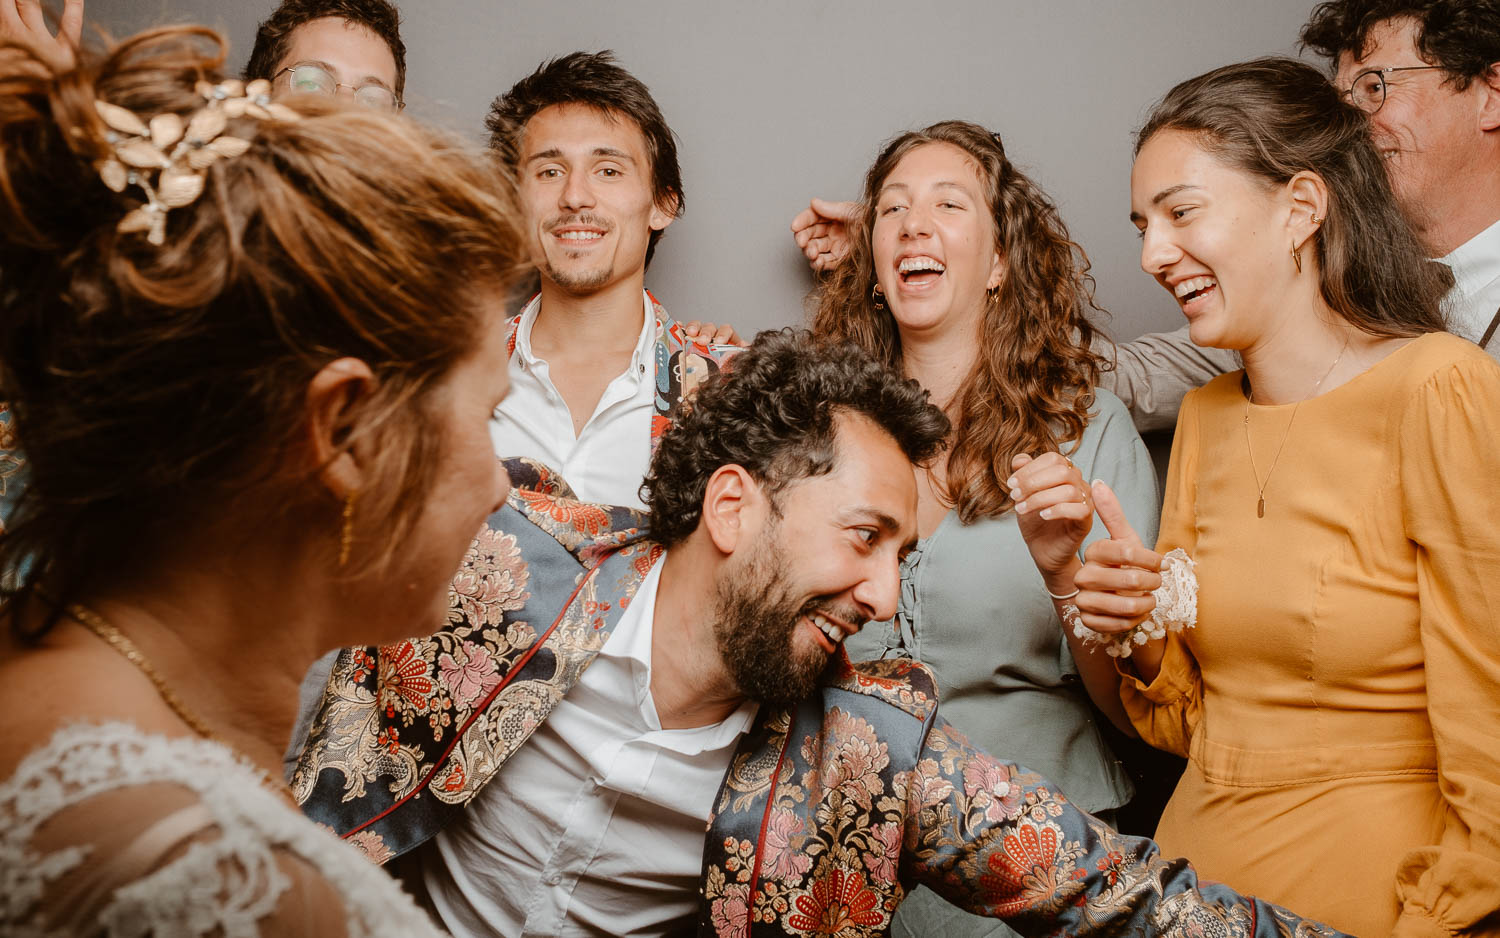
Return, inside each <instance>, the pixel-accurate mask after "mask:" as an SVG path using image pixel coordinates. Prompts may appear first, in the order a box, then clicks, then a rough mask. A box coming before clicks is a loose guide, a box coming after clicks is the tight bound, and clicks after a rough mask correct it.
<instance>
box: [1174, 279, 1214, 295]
mask: <svg viewBox="0 0 1500 938" xmlns="http://www.w3.org/2000/svg"><path fill="white" fill-rule="evenodd" d="M1218 282H1219V281H1217V280H1215V279H1214V278H1212V277H1194V278H1193V279H1191V280H1184V281H1182V282H1181V283H1179V284H1178V285H1177V286H1175V287H1173V288H1172V293H1173V294H1174V295H1175V296H1176V297H1177V298H1178V299H1179V300H1180V299H1182V298H1183V297H1185V296H1187V295H1188V294H1189V293H1197V292H1198V291H1199V290H1207V289H1208V288H1209V287H1212V286H1215V285H1217V284H1218Z"/></svg>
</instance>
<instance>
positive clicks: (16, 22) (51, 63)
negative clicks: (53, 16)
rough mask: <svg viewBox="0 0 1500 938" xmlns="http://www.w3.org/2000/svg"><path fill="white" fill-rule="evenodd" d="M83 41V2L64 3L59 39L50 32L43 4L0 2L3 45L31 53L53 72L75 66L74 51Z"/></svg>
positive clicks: (17, 0) (31, 0)
mask: <svg viewBox="0 0 1500 938" xmlns="http://www.w3.org/2000/svg"><path fill="white" fill-rule="evenodd" d="M82 38H83V0H64V3H63V12H62V17H61V19H59V20H58V24H57V35H55V36H54V35H53V34H52V31H51V30H49V29H48V28H47V18H46V16H45V15H44V14H43V13H42V4H41V2H40V0H0V44H14V45H19V46H23V47H25V48H27V49H29V50H30V51H31V53H32V54H33V55H35V56H36V57H37V58H38V59H41V60H42V62H43V63H45V64H46V65H47V67H48V68H50V69H52V71H53V72H58V73H60V72H65V71H67V70H69V69H71V68H72V67H73V66H74V64H75V63H76V62H77V58H76V57H75V55H74V50H75V49H77V48H78V45H79V43H80V42H81V41H82Z"/></svg>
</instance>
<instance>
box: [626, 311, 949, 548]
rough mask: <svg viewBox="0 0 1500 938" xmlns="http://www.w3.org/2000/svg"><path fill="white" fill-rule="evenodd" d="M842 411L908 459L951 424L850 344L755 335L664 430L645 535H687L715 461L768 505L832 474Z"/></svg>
mask: <svg viewBox="0 0 1500 938" xmlns="http://www.w3.org/2000/svg"><path fill="white" fill-rule="evenodd" d="M841 413H852V414H860V415H862V416H865V417H868V418H869V419H870V420H873V421H874V422H875V423H876V424H877V425H878V426H879V427H880V428H881V429H883V430H884V431H885V432H886V433H889V434H890V435H891V437H892V438H893V439H895V441H896V444H897V445H898V446H900V447H901V451H902V452H903V453H905V454H906V457H907V458H908V459H910V460H911V461H912V462H913V463H924V462H926V461H927V460H929V459H931V458H932V457H933V456H934V455H936V454H937V452H938V448H939V447H940V446H941V445H942V442H943V438H944V437H946V436H947V435H948V430H949V428H950V426H949V423H948V418H947V417H945V416H944V415H943V412H942V411H941V410H940V409H938V408H937V407H936V406H934V405H933V404H932V403H931V402H930V401H929V400H928V399H927V392H926V391H924V390H923V389H922V388H921V386H920V385H918V384H917V383H916V382H915V381H911V380H908V379H905V378H902V377H901V375H900V373H899V372H897V371H895V370H893V369H892V368H890V367H889V366H887V365H885V364H884V363H882V362H880V361H879V360H878V359H876V358H875V357H874V356H873V355H871V354H870V353H868V352H866V351H865V350H863V349H861V348H860V347H859V346H857V345H855V344H854V343H852V342H836V341H830V340H827V339H819V338H816V337H814V336H813V334H812V333H810V332H807V331H806V330H801V329H782V330H781V331H779V332H762V333H761V334H760V335H758V336H756V337H755V341H754V342H753V343H752V344H751V345H750V347H749V348H748V349H746V350H745V351H743V352H741V353H740V354H738V355H736V356H735V357H734V359H733V360H732V362H731V364H730V367H729V368H727V369H726V370H725V371H723V372H721V373H719V374H718V375H715V376H714V377H713V378H712V379H710V380H709V381H708V383H706V384H705V385H704V386H703V387H702V388H700V389H699V390H698V392H697V393H696V394H695V395H694V396H693V399H692V402H691V404H689V405H688V406H687V407H686V408H685V410H684V412H683V414H682V415H681V416H680V417H679V418H678V420H677V421H676V423H674V424H673V425H672V427H671V428H670V429H668V430H667V432H666V433H665V434H664V435H663V436H662V439H661V445H660V446H659V447H658V448H657V450H656V456H655V457H654V458H653V459H652V460H651V472H650V474H649V475H647V476H646V481H645V483H644V485H643V486H642V488H643V489H645V501H646V505H647V507H649V508H650V509H651V537H652V539H653V540H656V541H658V542H659V543H661V544H663V545H665V546H667V547H671V546H672V545H674V544H677V543H679V542H681V541H682V540H683V539H684V538H686V537H687V536H688V535H689V534H691V533H693V531H694V530H695V529H696V528H697V527H698V519H699V517H700V516H701V515H702V513H703V494H704V491H705V490H706V489H707V487H708V478H709V476H711V475H713V474H714V473H715V472H716V471H718V470H719V468H720V467H722V466H728V465H737V466H743V467H744V468H745V470H746V471H748V472H749V473H750V475H751V476H753V477H754V478H755V480H756V481H757V482H759V483H760V484H761V485H763V486H764V487H765V488H766V491H767V494H768V495H769V496H770V497H771V498H772V500H773V504H774V500H775V496H776V494H777V493H778V492H780V491H781V490H782V489H784V488H785V487H786V486H787V485H788V484H789V483H791V482H794V481H796V480H798V479H805V478H808V477H810V476H816V475H823V474H825V473H828V472H831V471H833V468H834V466H835V464H836V463H837V458H838V447H837V445H836V443H837V440H836V435H837V424H836V423H835V421H834V417H836V416H837V415H839V414H841Z"/></svg>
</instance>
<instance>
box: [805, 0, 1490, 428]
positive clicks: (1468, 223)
mask: <svg viewBox="0 0 1500 938" xmlns="http://www.w3.org/2000/svg"><path fill="white" fill-rule="evenodd" d="M1302 44H1303V45H1304V46H1306V47H1308V48H1310V49H1313V50H1314V51H1316V52H1318V53H1319V54H1321V55H1324V56H1326V57H1327V58H1328V59H1329V60H1330V61H1331V62H1332V63H1333V64H1334V66H1335V67H1336V68H1337V75H1336V77H1335V78H1334V82H1335V84H1337V85H1338V87H1339V88H1340V90H1343V91H1346V92H1347V91H1349V90H1350V89H1351V88H1352V87H1353V86H1354V84H1355V83H1356V81H1360V82H1363V83H1367V84H1368V88H1367V89H1366V90H1367V91H1368V92H1370V93H1366V94H1361V95H1359V96H1357V100H1358V101H1359V102H1360V103H1361V105H1362V106H1364V107H1365V109H1366V110H1368V111H1370V112H1371V115H1370V124H1371V129H1372V131H1373V133H1374V135H1375V140H1376V144H1377V146H1379V148H1380V149H1381V151H1382V152H1383V153H1384V154H1385V155H1386V160H1387V162H1386V168H1387V171H1388V172H1389V173H1390V177H1391V184H1392V186H1393V187H1394V188H1395V190H1396V195H1397V197H1398V198H1399V199H1400V201H1401V204H1402V206H1403V208H1404V209H1405V211H1406V213H1407V216H1408V218H1409V219H1410V220H1411V222H1412V224H1413V226H1414V227H1415V228H1416V229H1417V232H1418V233H1419V234H1420V235H1421V236H1422V237H1423V238H1424V239H1425V240H1426V242H1427V245H1428V248H1429V250H1431V251H1432V253H1433V255H1434V256H1436V257H1437V259H1438V260H1440V261H1442V262H1443V263H1445V264H1447V265H1448V266H1449V267H1450V268H1452V270H1453V277H1454V285H1453V289H1452V291H1451V292H1450V293H1449V294H1448V298H1447V301H1446V303H1445V311H1446V312H1447V315H1448V320H1449V328H1450V329H1452V330H1453V332H1454V333H1455V334H1457V335H1460V336H1463V337H1464V338H1466V339H1470V340H1472V341H1474V342H1477V343H1478V344H1479V345H1480V346H1482V347H1483V348H1484V349H1485V350H1486V351H1488V352H1489V353H1490V355H1491V356H1493V357H1494V358H1495V359H1496V360H1500V335H1497V334H1496V333H1497V331H1500V329H1497V325H1500V2H1497V0H1331V2H1327V3H1321V4H1319V5H1318V6H1317V7H1316V8H1314V10H1313V13H1312V17H1311V18H1310V19H1309V20H1308V22H1307V24H1306V25H1305V26H1304V27H1303V29H1302ZM854 208H855V204H854V203H851V202H828V201H824V200H822V199H814V200H813V201H812V204H811V205H810V206H809V207H808V208H807V209H805V210H803V211H802V212H801V213H800V214H799V215H798V216H797V217H796V218H795V219H793V220H792V232H793V234H794V236H795V237H796V240H797V245H798V247H799V248H801V249H802V251H803V253H804V254H805V255H806V256H807V258H808V261H809V262H810V263H811V264H812V266H813V268H814V269H816V270H826V269H829V268H831V267H832V266H834V265H836V264H837V263H838V262H839V261H840V260H841V259H842V258H843V256H844V254H846V253H847V251H848V239H847V236H846V234H845V227H844V226H845V224H846V223H847V221H848V220H849V219H850V218H851V217H852V215H851V212H852V211H853V210H854ZM1099 351H1100V352H1101V353H1102V354H1105V355H1106V356H1109V355H1111V354H1113V355H1114V357H1115V358H1116V362H1117V364H1116V368H1115V370H1114V371H1111V372H1106V373H1104V374H1103V375H1101V376H1100V384H1102V385H1103V386H1105V387H1107V388H1109V389H1110V390H1111V391H1113V392H1114V393H1115V394H1116V395H1117V396H1119V398H1120V399H1121V400H1122V401H1124V402H1125V404H1126V406H1128V407H1129V408H1130V412H1131V415H1132V416H1133V417H1134V418H1135V424H1136V426H1137V427H1138V428H1139V429H1140V430H1142V431H1147V430H1161V429H1170V428H1171V427H1172V426H1173V425H1174V424H1175V423H1176V422H1177V408H1178V406H1179V405H1180V404H1181V403H1182V397H1183V395H1184V394H1186V393H1187V392H1188V391H1191V390H1192V389H1193V388H1195V387H1197V386H1199V385H1200V384H1203V383H1204V382H1206V381H1208V380H1209V379H1211V378H1213V377H1215V376H1216V375H1220V374H1223V373H1224V372H1226V371H1232V370H1234V369H1236V368H1239V367H1240V363H1239V357H1238V356H1237V355H1236V354H1235V353H1234V352H1230V351H1226V350H1224V349H1216V348H1200V347H1198V346H1196V345H1194V344H1193V342H1192V339H1190V338H1189V337H1188V330H1187V327H1186V326H1183V327H1182V328H1180V329H1178V330H1176V331H1174V332H1163V333H1153V334H1151V335H1144V336H1141V337H1140V338H1138V339H1136V340H1134V341H1132V342H1125V343H1122V344H1120V345H1118V346H1116V347H1115V348H1114V349H1113V350H1111V349H1109V348H1107V347H1106V348H1101V349H1100V350H1099Z"/></svg>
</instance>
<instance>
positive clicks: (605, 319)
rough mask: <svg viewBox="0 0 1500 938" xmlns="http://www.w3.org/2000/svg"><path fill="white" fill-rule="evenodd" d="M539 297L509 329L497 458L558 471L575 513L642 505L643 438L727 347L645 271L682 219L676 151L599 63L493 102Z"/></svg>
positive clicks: (524, 85) (628, 88) (538, 79)
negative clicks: (582, 508)
mask: <svg viewBox="0 0 1500 938" xmlns="http://www.w3.org/2000/svg"><path fill="white" fill-rule="evenodd" d="M486 126H487V127H488V128H489V131H490V143H491V146H492V147H494V148H495V149H496V150H497V151H498V152H499V153H500V154H501V155H502V156H503V157H504V158H505V159H506V160H507V161H508V162H510V163H512V164H513V165H514V166H515V169H516V173H517V178H518V183H519V191H520V195H521V200H522V207H523V209H524V211H525V212H526V216H527V226H528V228H529V230H530V233H531V238H532V259H533V261H534V262H535V264H536V267H537V270H538V272H539V273H540V278H541V290H540V292H539V293H538V294H537V295H536V296H535V297H533V298H532V300H531V302H529V303H527V304H526V307H525V309H523V310H522V311H521V314H520V315H519V316H517V317H516V318H515V320H513V322H512V326H511V328H512V330H513V332H512V339H511V358H510V380H511V393H510V396H509V397H508V398H506V399H505V402H504V403H502V404H501V405H500V406H499V407H498V408H496V410H495V417H494V420H493V422H492V423H491V426H490V432H491V436H492V438H493V440H494V443H495V452H496V453H497V454H498V455H500V456H502V457H509V456H526V457H529V458H533V459H538V460H541V461H542V462H544V463H546V464H547V465H549V466H551V467H552V468H554V469H556V470H558V471H559V472H560V473H561V474H562V476H563V477H564V478H566V479H567V480H568V481H569V483H570V484H571V485H572V486H573V489H574V491H575V492H576V493H577V494H578V496H579V497H580V498H582V499H584V500H586V501H597V502H604V503H608V504H612V505H627V506H631V507H636V508H639V507H641V505H642V502H641V497H640V485H641V479H642V478H643V477H644V476H645V474H646V467H647V465H648V463H649V462H650V458H651V451H652V449H653V447H654V441H655V440H656V439H657V438H658V437H659V436H660V434H661V432H662V430H663V429H665V427H666V426H667V424H668V423H669V422H670V420H671V417H672V415H673V413H674V412H675V410H676V407H677V405H678V403H679V402H680V401H681V399H682V397H683V396H685V395H686V394H688V393H690V392H691V391H692V388H693V386H694V385H696V383H697V382H698V381H701V380H702V379H703V378H704V377H706V376H707V375H709V374H712V373H713V372H715V371H717V370H718V365H719V362H720V360H721V359H722V358H723V357H724V356H726V355H728V354H731V353H732V351H733V349H732V348H729V347H722V346H713V345H709V344H707V343H706V342H697V341H694V340H692V339H690V338H688V337H686V336H684V335H683V334H682V332H681V329H680V328H679V327H678V326H677V324H676V323H674V322H673V321H672V319H671V317H670V316H668V315H667V312H666V310H665V309H663V308H662V306H661V304H660V303H658V302H657V301H656V299H655V297H653V296H652V295H651V294H650V293H649V292H648V291H647V290H646V289H645V277H646V267H647V265H649V264H650V262H651V257H652V254H653V253H654V252H655V250H656V244H657V242H658V241H659V240H660V239H661V237H662V235H663V233H665V231H666V229H667V226H668V225H670V224H671V223H672V221H673V220H674V219H675V218H677V216H679V215H680V214H682V207H683V193H682V175H681V172H680V170H679V169H678V165H677V147H676V143H675V142H674V138H673V135H672V130H671V128H670V127H668V126H667V123H666V120H665V119H664V118H663V117H662V114H661V111H660V109H658V107H657V106H656V102H655V101H654V100H653V99H652V97H651V93H650V91H648V90H647V88H646V86H645V85H644V84H642V83H641V82H640V81H639V80H638V79H636V78H635V77H634V76H632V75H631V74H630V73H629V72H626V71H625V70H624V69H623V68H620V67H619V66H618V65H616V64H615V63H614V60H613V59H612V57H611V56H610V54H609V53H608V52H601V53H597V54H592V55H590V54H586V53H582V52H575V53H572V54H571V55H565V56H562V57H561V58H558V59H554V60H552V61H550V62H547V63H545V64H543V65H542V66H541V67H540V68H538V69H537V70H536V72H534V73H533V74H531V75H529V76H527V77H526V78H524V79H522V80H521V81H520V82H517V83H516V85H515V87H513V88H511V89H510V90H509V91H508V92H506V93H505V94H503V95H501V96H500V97H499V98H497V99H496V100H495V103H494V105H493V106H492V107H491V109H490V114H489V118H488V119H487V121H486Z"/></svg>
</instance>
